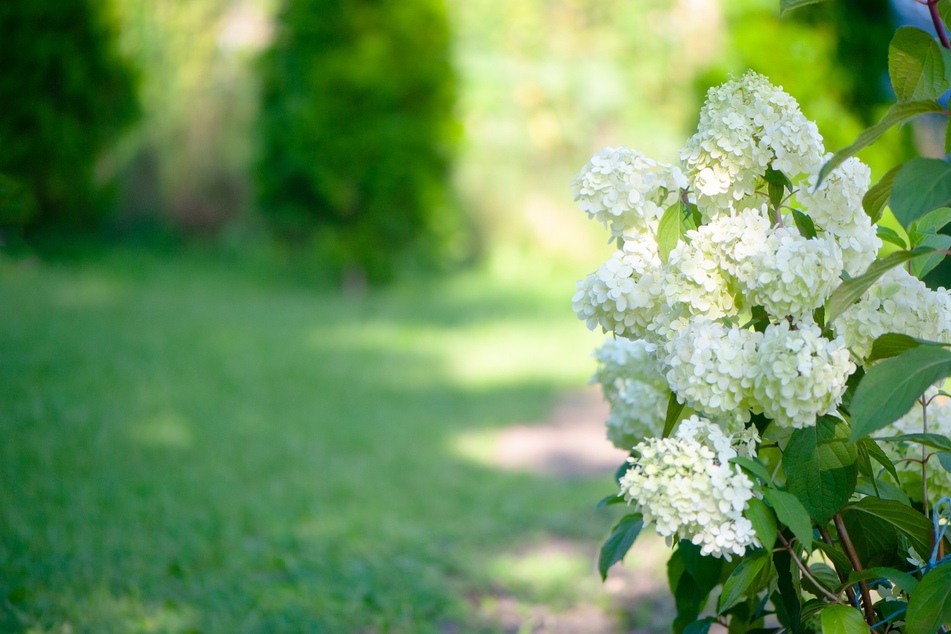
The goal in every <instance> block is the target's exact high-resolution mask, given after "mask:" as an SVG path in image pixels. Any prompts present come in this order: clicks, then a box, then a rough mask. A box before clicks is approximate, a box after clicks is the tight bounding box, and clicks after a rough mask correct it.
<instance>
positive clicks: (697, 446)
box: [572, 0, 951, 634]
mask: <svg viewBox="0 0 951 634" xmlns="http://www.w3.org/2000/svg"><path fill="white" fill-rule="evenodd" d="M813 1H815V0H813ZM908 1H912V0H908ZM805 3H807V2H806V1H805V0H784V2H783V3H782V4H783V8H784V10H788V9H791V8H795V6H797V5H800V4H805ZM931 4H932V14H933V15H934V16H935V21H936V25H939V26H940V27H941V32H942V33H943V32H944V31H943V24H942V22H941V14H942V12H944V14H945V15H949V16H951V2H949V1H948V0H942V2H941V3H937V2H933V3H931ZM943 44H947V45H948V48H949V49H951V44H948V43H947V40H946V38H945V40H944V41H943ZM949 59H951V57H949ZM889 62H890V69H891V74H892V79H893V83H894V84H895V87H896V94H897V96H898V103H897V104H896V105H895V106H893V108H892V109H891V111H889V113H888V114H887V115H886V116H885V118H884V119H883V120H882V122H881V123H880V124H878V125H877V126H875V127H873V128H871V129H870V130H867V131H866V132H864V133H863V134H862V135H861V136H860V137H859V138H858V139H857V141H856V143H855V144H853V145H852V146H850V147H848V148H845V149H844V150H841V151H839V152H837V153H835V154H831V153H827V151H826V148H825V147H824V146H823V142H822V137H821V136H820V134H819V131H818V129H817V127H816V125H815V124H814V123H813V122H812V121H810V120H809V119H808V118H807V117H806V116H805V115H804V114H803V113H802V112H801V111H800V109H799V105H798V103H797V102H796V100H795V99H794V98H793V97H792V96H791V95H789V94H787V93H786V92H784V91H783V90H782V88H780V87H777V86H774V85H773V84H771V83H770V81H769V80H768V79H767V78H766V77H764V76H762V75H758V74H756V73H753V72H749V73H747V74H745V75H743V76H742V77H740V78H736V79H733V80H731V81H728V82H727V83H725V84H723V85H722V86H718V87H715V88H712V89H710V91H709V92H708V94H707V99H706V102H705V103H704V105H703V108H702V110H701V112H700V123H699V126H698V129H697V132H696V134H694V135H693V136H691V137H690V138H689V139H688V140H687V142H686V144H685V145H684V148H683V149H682V150H681V152H680V157H679V159H680V160H679V163H678V164H676V165H675V164H666V163H662V162H659V161H656V160H654V159H652V158H649V157H647V156H644V155H643V154H641V153H640V152H638V151H636V150H632V149H629V148H625V147H618V148H605V149H603V150H602V151H601V152H599V153H598V154H596V155H595V156H594V157H592V159H591V161H590V162H589V163H588V164H587V165H586V166H585V167H584V168H583V169H582V170H581V172H580V173H579V174H578V176H577V177H576V178H575V180H574V181H573V182H572V188H573V191H574V196H575V200H576V201H577V202H578V205H579V207H580V208H581V210H582V211H583V212H584V213H586V214H587V215H588V216H589V217H590V218H591V219H593V220H595V221H597V222H599V223H601V224H602V225H603V226H604V227H605V229H606V230H607V231H608V233H609V234H610V240H611V241H612V242H614V243H616V244H617V250H616V251H615V252H614V253H613V254H612V255H611V257H610V259H609V260H608V261H607V262H606V263H604V264H603V265H602V266H600V267H599V268H598V269H597V270H595V271H594V272H593V273H591V274H590V275H588V276H587V277H586V278H585V279H583V280H581V281H579V282H578V285H577V292H576V294H575V295H574V297H573V299H572V302H573V307H574V310H575V311H576V313H577V314H578V317H579V318H580V319H582V320H584V321H585V322H586V323H587V325H588V327H589V328H590V329H592V330H594V329H601V330H602V331H603V332H605V333H610V335H611V337H610V338H609V339H607V340H606V341H605V343H604V344H603V345H602V346H601V348H600V349H599V350H598V351H597V352H596V353H595V357H596V360H597V362H598V369H597V372H596V374H595V376H594V378H593V379H592V380H593V382H597V383H599V384H600V385H601V387H602V390H603V392H604V396H605V398H606V400H607V401H608V402H609V404H610V406H611V414H610V418H609V419H608V438H609V439H610V441H611V442H612V443H614V444H615V445H616V446H618V447H619V448H622V449H624V450H626V451H630V457H629V458H628V459H627V461H626V463H625V464H624V465H622V467H621V468H620V469H619V470H618V474H617V483H618V490H617V491H616V492H613V493H612V494H611V495H609V496H607V497H606V498H605V499H604V500H602V502H601V505H603V506H607V505H613V504H626V505H628V507H629V509H628V513H627V514H626V515H624V516H623V517H622V518H621V520H620V521H619V522H618V523H617V525H616V526H615V527H614V529H613V531H612V533H611V535H610V537H609V538H608V540H607V541H606V543H605V544H604V546H603V548H602V551H601V556H600V561H599V567H600V571H601V574H602V576H606V575H607V572H608V569H609V568H610V567H611V566H612V565H613V564H615V563H617V562H619V561H621V560H622V559H623V557H624V555H625V553H626V552H627V550H628V549H629V548H630V546H631V545H632V544H633V542H634V541H635V539H636V538H637V536H638V534H639V533H640V531H641V530H642V529H644V528H645V527H651V528H653V529H654V530H655V531H656V532H657V533H659V534H660V535H663V536H664V537H665V538H666V539H667V542H668V544H669V545H670V546H671V547H672V552H671V559H670V563H669V565H668V576H669V581H670V585H671V590H672V592H673V594H674V597H675V599H676V606H677V614H676V617H675V619H674V623H673V627H674V632H675V633H676V634H680V633H681V632H686V631H689V634H704V633H705V632H706V631H707V630H709V628H710V627H711V625H712V624H714V623H720V624H721V625H723V626H726V627H728V628H729V631H730V633H731V634H734V633H738V632H745V631H749V630H757V631H761V630H762V631H776V632H779V631H780V630H785V631H788V632H791V633H793V634H798V633H799V632H813V631H820V630H821V631H823V632H826V633H831V632H836V633H841V632H849V633H850V632H868V631H870V630H874V631H876V632H882V633H884V632H886V631H891V630H901V631H904V632H908V633H910V634H931V633H934V632H938V631H941V632H945V631H946V630H945V627H946V626H948V625H949V624H951V555H949V554H948V553H951V541H949V539H948V538H946V537H945V536H944V533H945V529H946V526H947V523H948V521H949V518H951V498H949V497H948V496H951V437H949V434H951V400H949V398H948V395H946V394H945V393H944V392H943V391H941V390H940V388H941V386H942V385H943V384H944V381H945V379H946V378H947V377H949V376H951V351H949V350H948V347H949V346H951V293H949V291H947V290H946V289H944V288H938V289H936V290H935V289H931V288H929V287H928V286H926V285H925V284H924V283H923V282H921V281H920V278H921V277H923V276H924V275H925V274H926V273H928V272H929V271H930V270H932V269H933V268H934V267H935V266H937V264H938V263H940V261H941V260H942V258H943V257H944V256H945V255H946V254H947V253H948V247H949V246H951V238H948V237H946V236H943V235H942V234H940V233H939V231H940V230H941V229H942V228H943V227H944V226H945V225H946V224H948V223H949V222H951V164H949V163H948V162H946V161H941V160H935V159H914V160H912V161H909V162H908V163H906V164H904V165H902V166H898V167H896V168H895V169H893V170H892V171H891V172H889V173H888V174H887V175H886V176H885V177H884V178H883V179H882V180H881V181H880V182H879V183H877V184H875V185H872V183H871V172H870V170H869V168H868V167H867V166H866V165H865V164H863V163H862V162H861V161H860V160H859V159H857V158H855V157H854V156H853V154H854V153H855V152H857V151H858V150H860V149H861V148H863V147H865V146H867V145H869V144H870V143H872V142H874V140H875V139H876V138H878V137H879V136H881V135H882V134H883V133H884V131H885V130H887V129H888V128H889V127H891V126H893V125H896V124H898V123H901V122H903V121H906V120H908V119H911V118H913V117H914V116H918V115H920V114H922V113H937V112H940V113H943V114H945V115H947V114H948V113H947V112H946V111H945V110H944V109H943V108H942V107H941V106H939V105H938V104H937V103H936V101H935V100H936V99H937V98H938V97H939V96H940V94H941V93H943V92H944V91H945V90H946V89H947V88H948V86H949V81H948V79H946V77H945V75H946V74H951V73H945V68H944V66H943V62H942V56H941V51H940V49H939V46H938V43H937V42H935V41H934V40H932V38H931V37H930V36H928V35H927V34H925V33H924V32H923V31H920V30H918V29H913V28H910V27H909V28H903V29H899V31H898V32H897V33H896V36H895V40H894V41H893V42H892V48H891V51H890V60H889ZM949 70H951V69H949ZM909 86H911V87H909ZM948 143H949V146H951V134H949V141H948ZM948 151H949V153H951V147H949V148H948ZM949 155H951V154H949ZM886 205H888V206H889V207H890V208H891V210H892V212H893V213H894V215H895V217H896V218H897V219H898V221H899V222H900V223H901V224H902V226H903V228H904V232H903V233H901V232H897V231H894V230H891V229H888V228H885V227H880V226H879V225H878V220H879V219H880V217H881V214H882V211H883V209H884V207H885V206H886ZM883 241H884V242H888V243H890V244H891V245H892V246H891V251H892V252H891V253H890V254H889V255H887V256H886V257H881V258H879V257H878V256H879V253H880V252H881V251H882V247H883ZM949 537H951V536H949ZM716 591H718V593H719V594H718V595H716V596H717V597H718V598H717V599H716V601H715V603H714V602H711V599H710V597H711V596H712V595H714V594H715V592H716ZM708 602H709V605H708ZM764 628H765V629H764Z"/></svg>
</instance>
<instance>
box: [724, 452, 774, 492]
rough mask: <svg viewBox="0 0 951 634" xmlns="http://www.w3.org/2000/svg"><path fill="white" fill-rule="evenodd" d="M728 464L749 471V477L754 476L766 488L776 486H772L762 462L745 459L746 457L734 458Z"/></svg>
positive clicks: (771, 480)
mask: <svg viewBox="0 0 951 634" xmlns="http://www.w3.org/2000/svg"><path fill="white" fill-rule="evenodd" d="M730 462H731V463H733V464H735V465H739V466H741V467H743V468H744V469H745V470H747V471H749V472H750V474H751V475H754V476H756V477H757V478H759V479H760V480H762V481H763V483H764V484H766V485H767V486H771V487H775V486H776V485H774V484H773V479H772V478H771V477H770V475H769V471H767V470H766V467H765V466H764V465H763V463H762V462H759V461H758V460H754V459H753V458H747V457H746V456H736V457H735V458H730Z"/></svg>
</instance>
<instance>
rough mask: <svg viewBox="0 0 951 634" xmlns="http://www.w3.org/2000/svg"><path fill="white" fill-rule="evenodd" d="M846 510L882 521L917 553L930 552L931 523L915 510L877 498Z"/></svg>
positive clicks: (861, 502) (852, 505)
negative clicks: (900, 535) (892, 528)
mask: <svg viewBox="0 0 951 634" xmlns="http://www.w3.org/2000/svg"><path fill="white" fill-rule="evenodd" d="M846 508H847V509H848V510H849V511H851V512H856V513H866V514H868V515H870V516H872V517H877V518H879V519H881V520H884V521H885V522H887V523H889V524H891V525H892V526H893V527H895V529H896V530H898V532H899V533H901V534H902V535H904V536H905V538H906V539H908V543H909V544H910V545H911V546H912V547H913V548H914V549H915V550H916V551H917V552H919V553H929V552H931V530H932V525H931V522H930V521H928V519H927V518H925V516H924V515H922V514H921V513H919V512H918V511H916V510H915V509H913V508H911V507H909V506H905V505H904V504H902V503H901V502H896V501H894V500H881V499H879V498H862V499H861V500H859V501H858V502H855V503H853V504H849V505H848V506H847V507H846Z"/></svg>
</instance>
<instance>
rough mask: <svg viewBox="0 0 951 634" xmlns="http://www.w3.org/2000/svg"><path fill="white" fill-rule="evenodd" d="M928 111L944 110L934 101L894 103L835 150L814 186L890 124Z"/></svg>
mask: <svg viewBox="0 0 951 634" xmlns="http://www.w3.org/2000/svg"><path fill="white" fill-rule="evenodd" d="M929 112H944V110H942V109H941V106H939V105H938V104H937V103H935V102H934V101H913V102H911V103H897V104H895V105H894V106H892V107H891V109H889V111H888V112H887V113H886V114H885V116H884V117H882V120H881V121H879V122H878V123H876V124H875V125H873V126H872V127H871V128H869V129H867V130H865V131H863V132H862V133H861V134H859V135H858V137H856V139H855V142H854V143H852V145H850V146H848V147H846V148H843V149H841V150H839V151H838V152H836V153H835V154H834V155H833V156H832V158H831V159H829V160H828V161H827V162H826V164H825V165H823V166H822V169H821V170H819V178H818V179H817V180H816V187H818V186H819V185H820V184H821V183H822V181H823V180H824V179H825V177H826V176H828V175H829V172H831V171H832V170H834V169H835V168H837V167H838V166H839V165H840V164H841V163H842V161H844V160H845V159H847V158H849V157H850V156H852V155H854V154H855V153H856V152H858V151H859V150H862V149H864V148H867V147H868V146H870V145H871V144H872V143H875V141H877V140H879V139H880V138H881V137H882V135H883V134H885V133H886V132H888V130H889V128H891V127H892V126H895V125H898V124H899V123H904V122H905V121H909V120H911V119H914V118H915V117H917V116H919V115H922V114H926V113H929ZM869 215H871V214H869Z"/></svg>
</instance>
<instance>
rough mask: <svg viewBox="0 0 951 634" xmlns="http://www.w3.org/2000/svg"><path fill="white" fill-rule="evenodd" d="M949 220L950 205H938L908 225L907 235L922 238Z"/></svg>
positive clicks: (934, 231) (940, 227) (950, 218)
mask: <svg viewBox="0 0 951 634" xmlns="http://www.w3.org/2000/svg"><path fill="white" fill-rule="evenodd" d="M949 222H951V207H939V208H938V209H935V210H934V211H929V212H928V213H926V214H925V215H924V216H922V217H921V218H919V219H918V220H915V221H914V222H912V223H911V224H910V225H908V235H909V236H914V237H916V238H920V239H924V238H925V237H926V236H929V235H935V234H936V233H938V232H939V231H941V230H942V229H944V227H945V225H947V224H948V223H949Z"/></svg>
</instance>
